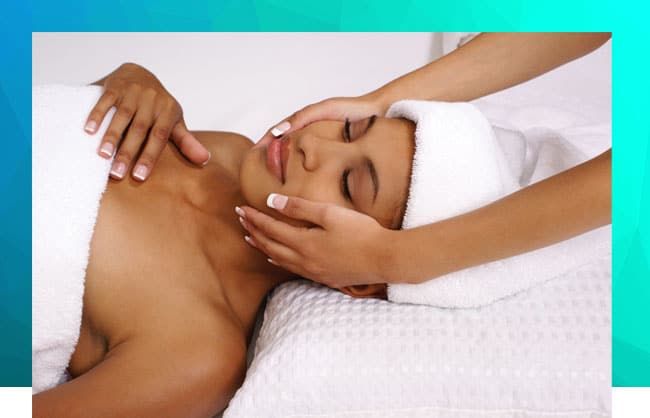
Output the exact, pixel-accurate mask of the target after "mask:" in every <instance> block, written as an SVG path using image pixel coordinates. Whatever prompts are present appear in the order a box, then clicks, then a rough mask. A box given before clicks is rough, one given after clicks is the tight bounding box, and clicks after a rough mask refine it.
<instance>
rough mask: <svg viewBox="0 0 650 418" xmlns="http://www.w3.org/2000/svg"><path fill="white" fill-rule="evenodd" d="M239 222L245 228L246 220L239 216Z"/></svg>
mask: <svg viewBox="0 0 650 418" xmlns="http://www.w3.org/2000/svg"><path fill="white" fill-rule="evenodd" d="M239 223H240V224H241V226H243V227H244V228H246V221H245V220H244V218H239ZM246 229H248V228H246Z"/></svg>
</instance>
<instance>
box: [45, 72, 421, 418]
mask: <svg viewBox="0 0 650 418" xmlns="http://www.w3.org/2000/svg"><path fill="white" fill-rule="evenodd" d="M127 74H128V75H127ZM127 74H121V75H120V77H122V78H126V79H128V83H138V84H139V81H138V80H139V79H140V78H141V77H149V74H148V72H147V71H146V70H145V69H143V68H141V67H140V68H139V69H138V70H137V71H133V69H129V72H128V73H127ZM128 83H127V84H128ZM127 88H128V86H127ZM159 93H160V94H164V93H163V92H159ZM137 112H138V109H136V114H137ZM413 129H414V127H413V124H412V123H411V122H408V121H406V120H400V119H386V118H381V119H377V120H375V121H374V122H373V123H372V124H371V123H370V120H367V121H358V122H355V123H354V124H352V125H351V126H349V130H346V129H345V124H344V123H342V122H338V121H321V122H316V123H313V124H311V125H309V126H308V127H305V128H303V129H301V130H296V131H294V132H293V133H291V134H290V135H287V137H286V138H285V139H284V141H285V142H284V143H285V144H286V146H287V150H288V154H286V155H287V160H286V164H285V167H286V170H285V176H284V178H283V179H282V180H280V179H278V178H277V177H276V176H275V175H274V174H273V173H272V171H271V170H270V169H269V167H268V165H267V158H266V157H267V152H266V151H267V149H266V147H265V146H264V145H255V146H254V145H253V143H252V142H251V141H250V140H249V139H248V138H245V137H243V136H241V135H237V134H233V133H226V132H191V135H193V137H194V138H196V139H197V140H198V141H199V142H200V143H201V144H202V147H205V149H207V150H208V151H209V152H211V153H212V155H213V156H214V157H213V158H212V159H211V160H210V162H209V163H208V164H207V165H205V166H204V167H196V166H195V165H193V164H191V163H189V162H188V161H187V160H186V159H185V158H184V157H183V156H182V155H181V153H180V151H179V150H178V149H177V148H176V147H173V146H164V147H163V150H162V152H161V153H160V155H159V157H158V161H157V166H156V170H155V171H154V172H152V173H151V175H150V176H149V178H148V179H147V181H146V182H141V181H139V180H137V179H135V178H133V177H131V176H129V177H125V178H124V179H123V180H122V181H117V180H113V179H112V180H110V181H109V183H108V186H107V188H106V191H105V193H104V194H103V196H102V200H101V205H100V208H99V213H98V217H97V222H96V225H95V229H94V233H93V237H92V241H91V248H90V258H89V263H88V266H87V269H86V277H85V282H84V286H85V287H84V299H83V315H82V324H81V330H80V336H79V341H78V343H77V346H76V347H75V352H74V353H73V355H72V359H71V361H70V363H69V366H68V372H69V373H70V375H71V376H72V377H73V379H72V380H70V381H68V382H66V383H64V384H62V385H59V386H56V387H54V388H52V389H50V390H47V391H44V392H41V393H38V394H36V395H35V396H34V397H33V400H32V413H33V416H34V417H43V418H44V417H66V418H76V417H84V418H85V417H93V418H101V417H141V418H146V417H169V418H172V417H179V418H180V417H183V418H186V417H211V416H213V415H214V414H216V413H218V412H219V411H221V410H223V409H224V408H225V407H226V405H227V404H228V402H229V400H230V398H231V397H232V396H233V394H234V393H235V391H236V390H237V388H238V387H239V386H240V385H241V383H242V381H243V378H244V374H245V366H246V361H245V357H246V348H247V344H248V342H249V341H250V338H251V334H252V330H253V326H254V323H255V316H256V313H257V312H258V310H259V308H260V306H261V304H262V302H263V300H264V298H265V296H266V295H267V294H268V292H269V291H270V290H271V289H272V288H273V287H274V286H276V285H277V284H279V283H282V282H284V281H287V280H292V279H295V278H297V276H296V275H295V274H293V273H291V272H289V271H287V270H285V269H282V268H278V267H277V266H275V265H273V264H271V263H268V262H267V260H266V256H264V254H263V253H262V252H260V251H258V250H257V249H255V248H254V247H257V248H262V249H265V248H266V245H267V243H265V242H263V241H261V240H260V241H257V240H255V239H252V238H249V240H248V241H247V242H248V243H249V244H250V245H249V244H247V243H246V242H245V241H244V240H242V226H244V227H247V226H248V225H247V224H246V221H244V220H238V218H237V216H236V213H235V211H234V210H233V209H234V208H236V207H239V206H243V205H245V204H246V205H249V206H250V207H256V208H257V209H258V210H259V211H260V213H263V212H264V211H266V212H267V213H272V212H273V211H272V210H271V209H269V208H267V207H266V206H265V200H266V196H267V195H268V194H269V193H271V192H272V191H273V190H281V191H283V192H285V193H291V194H293V195H296V196H301V197H303V198H307V199H310V200H315V201H320V202H322V203H329V204H334V205H336V207H345V208H346V210H348V211H350V212H351V213H356V212H355V211H361V212H362V213H364V214H365V215H366V216H367V219H369V220H370V221H371V222H373V223H374V224H376V225H377V227H378V228H396V227H398V225H397V224H396V221H399V219H401V213H402V211H403V209H404V204H405V201H406V194H407V191H408V178H409V173H410V168H411V166H410V164H411V160H412V155H413V147H412V143H413ZM368 161H371V162H372V163H373V166H374V168H375V170H376V174H377V176H378V178H379V180H380V181H381V185H380V188H379V189H378V190H377V195H376V196H374V186H373V183H372V178H371V176H370V175H369V171H367V170H368V168H367V164H366V163H367V162H368ZM346 170H349V172H350V174H349V179H348V180H349V183H348V187H347V189H348V191H349V195H347V194H346V193H344V191H343V189H342V187H341V186H342V180H343V178H342V174H343V172H344V171H346ZM287 220H289V218H287ZM292 222H293V225H294V226H295V227H297V228H299V229H301V230H302V229H305V230H307V229H309V228H310V227H311V225H308V224H305V223H304V222H297V221H292ZM368 238H370V237H365V239H368ZM251 245H252V246H251ZM342 291H344V292H345V293H346V294H348V295H350V296H354V297H378V298H385V285H383V284H376V285H369V286H360V287H350V288H345V289H342ZM268 390H269V391H274V390H278V388H273V387H269V388H268Z"/></svg>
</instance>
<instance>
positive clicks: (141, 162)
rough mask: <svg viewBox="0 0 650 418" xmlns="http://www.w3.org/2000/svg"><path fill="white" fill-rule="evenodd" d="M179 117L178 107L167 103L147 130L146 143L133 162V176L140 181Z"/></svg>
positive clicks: (163, 146)
mask: <svg viewBox="0 0 650 418" xmlns="http://www.w3.org/2000/svg"><path fill="white" fill-rule="evenodd" d="M179 117H180V109H179V108H178V107H177V106H176V105H175V104H169V105H167V107H166V108H165V109H163V111H162V112H161V114H160V115H159V116H158V118H157V119H156V121H155V123H154V125H153V128H151V131H149V136H148V138H147V143H146V145H145V147H144V149H143V150H142V153H141V154H140V157H139V158H138V162H137V163H136V164H135V169H134V171H133V176H134V177H135V178H136V179H137V180H140V181H144V180H145V179H146V178H147V176H148V175H149V173H151V169H152V168H153V166H154V165H156V161H158V157H160V154H161V153H162V152H163V150H164V149H165V145H166V144H167V140H168V139H169V135H170V134H171V131H172V126H173V125H174V124H175V123H176V122H177V121H178V118H179Z"/></svg>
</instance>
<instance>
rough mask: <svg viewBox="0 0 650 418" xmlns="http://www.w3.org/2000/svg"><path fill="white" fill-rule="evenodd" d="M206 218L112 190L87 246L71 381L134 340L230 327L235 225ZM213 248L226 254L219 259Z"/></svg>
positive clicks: (160, 197) (149, 196) (169, 199)
mask: <svg viewBox="0 0 650 418" xmlns="http://www.w3.org/2000/svg"><path fill="white" fill-rule="evenodd" d="M123 190H127V192H123ZM225 198H228V196H227V194H226V196H225ZM208 216H212V217H214V214H210V215H208V214H206V213H203V212H202V211H201V209H199V208H197V207H196V206H194V205H192V204H189V203H188V202H187V201H184V200H183V199H182V198H179V197H178V196H177V195H175V194H174V193H169V192H168V191H167V190H161V189H157V188H155V187H154V188H151V189H150V191H148V190H140V191H138V193H137V194H134V193H130V192H128V189H120V188H119V187H110V186H109V188H108V189H107V191H106V193H105V194H104V197H103V199H102V202H101V206H100V210H99V214H98V218H97V222H96V225H95V230H94V234H93V239H92V242H91V249H90V257H89V263H88V267H87V270H86V280H85V290H84V303H83V316H82V327H81V331H80V338H79V342H78V344H77V347H76V350H75V353H74V354H73V357H72V360H71V362H70V366H69V371H70V373H71V374H72V375H73V376H76V375H80V374H83V373H84V372H85V371H87V370H89V369H91V368H92V367H94V366H95V365H97V364H98V363H99V362H101V361H102V360H103V359H104V357H105V356H106V354H107V353H109V352H110V350H112V349H113V348H114V347H116V346H118V345H119V344H121V343H123V342H125V341H127V340H129V339H131V338H134V337H135V338H138V337H139V336H142V335H152V334H155V333H156V332H158V331H157V330H160V329H164V330H165V331H167V332H169V331H170V329H171V328H173V327H174V326H179V327H183V331H184V332H186V331H187V327H188V326H195V325H196V326H197V332H201V331H202V330H201V327H200V326H199V324H203V325H204V326H205V324H206V323H207V322H209V321H213V322H214V321H217V322H219V321H221V322H229V321H231V320H232V318H231V317H230V314H229V312H230V310H229V306H228V303H227V298H226V297H225V290H224V288H223V285H222V281H221V277H222V276H228V275H229V272H230V271H232V269H231V268H230V266H231V264H232V263H231V262H230V261H229V259H228V257H227V254H228V253H229V252H228V251H226V250H227V248H229V246H230V245H229V241H230V240H231V239H232V238H230V236H231V235H233V231H231V229H232V228H233V227H234V226H235V225H234V221H233V222H226V221H224V222H220V221H218V218H220V217H219V216H217V217H216V218H217V220H215V219H212V222H210V223H208V222H201V219H202V218H205V217H208ZM233 217H234V216H233ZM231 224H233V225H231ZM206 236H211V237H213V238H214V237H216V239H212V240H207V239H205V237H206ZM219 241H221V242H219ZM219 244H221V245H219ZM209 247H211V248H209ZM215 247H216V248H223V249H224V251H223V253H224V256H223V257H222V258H221V259H219V257H218V254H219V252H215V251H214V250H215ZM215 254H217V259H216V260H215ZM192 318H194V320H192ZM188 324H194V325H188Z"/></svg>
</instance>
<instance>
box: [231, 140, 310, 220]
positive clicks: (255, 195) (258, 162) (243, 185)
mask: <svg viewBox="0 0 650 418" xmlns="http://www.w3.org/2000/svg"><path fill="white" fill-rule="evenodd" d="M263 151H264V149H263V148H257V149H256V148H252V149H251V150H250V151H249V152H248V153H247V154H246V156H245V157H244V159H243V160H242V165H241V167H240V170H239V186H240V189H241V193H242V197H243V198H244V201H245V202H246V204H247V205H248V206H251V207H253V208H255V209H257V210H259V211H260V212H263V213H265V214H267V215H269V216H272V217H273V218H275V219H278V220H282V221H284V222H286V223H288V224H291V225H293V226H303V227H304V226H312V224H310V223H308V222H305V221H300V220H295V219H292V218H288V217H286V216H284V215H282V214H281V213H279V212H278V211H276V210H273V209H271V208H269V207H268V206H266V199H267V197H268V195H269V194H270V193H282V194H286V195H289V196H299V197H303V196H300V195H299V194H296V193H295V192H292V191H291V189H290V188H286V189H283V188H282V187H281V185H278V184H277V181H276V180H275V179H274V178H273V177H272V175H271V174H270V173H269V172H268V170H267V169H266V166H265V165H264V164H265V163H264V159H263V156H264V153H263Z"/></svg>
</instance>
